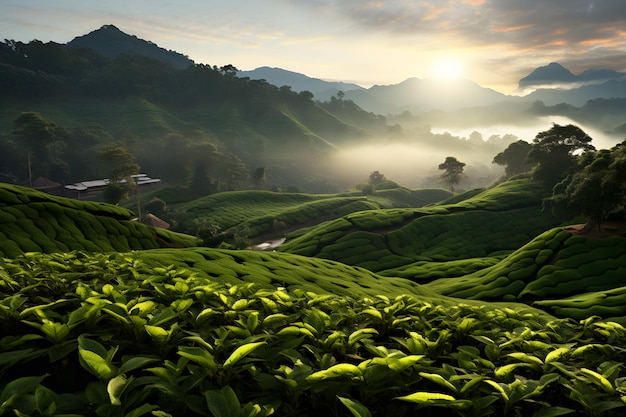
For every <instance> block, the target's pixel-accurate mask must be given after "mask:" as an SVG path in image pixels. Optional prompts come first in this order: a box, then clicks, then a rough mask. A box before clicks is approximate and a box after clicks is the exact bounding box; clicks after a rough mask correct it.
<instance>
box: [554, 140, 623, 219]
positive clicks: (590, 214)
mask: <svg viewBox="0 0 626 417" xmlns="http://www.w3.org/2000/svg"><path fill="white" fill-rule="evenodd" d="M574 171H575V172H574V173H573V174H571V175H570V176H569V177H568V178H567V179H565V180H564V181H562V182H561V183H559V184H557V185H556V186H555V187H554V193H553V196H552V197H551V198H549V199H547V201H546V202H547V203H548V204H550V205H552V208H553V210H555V211H560V212H562V213H565V214H567V215H568V216H569V217H573V216H578V215H582V216H584V217H586V219H587V226H588V227H593V226H596V227H598V228H600V226H601V224H602V222H603V221H604V220H605V219H606V218H607V216H608V215H609V214H610V213H611V212H613V211H614V210H616V209H619V208H623V207H624V203H625V202H626V141H624V142H622V143H621V144H620V145H617V146H616V147H614V148H613V149H612V150H610V151H609V150H606V149H603V150H600V151H598V152H587V153H585V154H584V155H582V156H581V157H580V159H579V160H578V163H577V165H576V167H575V168H574Z"/></svg>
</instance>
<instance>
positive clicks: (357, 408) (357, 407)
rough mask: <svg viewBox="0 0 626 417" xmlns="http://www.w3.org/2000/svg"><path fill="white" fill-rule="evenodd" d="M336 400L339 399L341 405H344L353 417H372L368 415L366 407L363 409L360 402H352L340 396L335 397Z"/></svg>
mask: <svg viewBox="0 0 626 417" xmlns="http://www.w3.org/2000/svg"><path fill="white" fill-rule="evenodd" d="M337 398H339V401H341V403H342V404H343V405H345V406H346V408H347V409H348V410H350V412H351V413H352V415H353V416H354V417H371V416H372V413H370V411H369V410H368V409H367V407H365V406H364V405H363V404H361V403H360V402H358V401H353V400H351V399H349V398H345V397H340V396H337Z"/></svg>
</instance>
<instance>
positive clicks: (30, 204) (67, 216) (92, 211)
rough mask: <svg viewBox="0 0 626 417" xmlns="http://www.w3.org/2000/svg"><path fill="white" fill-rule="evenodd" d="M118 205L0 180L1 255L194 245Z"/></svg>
mask: <svg viewBox="0 0 626 417" xmlns="http://www.w3.org/2000/svg"><path fill="white" fill-rule="evenodd" d="M133 217H134V214H133V213H132V212H131V211H129V210H126V209H123V208H121V207H117V206H113V205H110V204H104V203H94V202H85V201H78V200H72V199H69V198H62V197H55V196H51V195H49V194H46V193H42V192H39V191H35V190H32V189H30V188H26V187H19V186H14V185H8V184H2V183H0V256H2V257H16V256H18V255H21V254H23V253H25V252H43V253H54V252H68V251H73V250H86V251H92V252H126V251H129V250H140V249H152V248H158V247H161V246H164V247H185V246H193V245H195V243H196V239H195V238H194V237H192V236H186V235H182V234H179V233H174V232H170V231H166V230H162V229H155V228H152V227H149V226H146V225H144V224H141V223H139V222H136V221H132V218H133Z"/></svg>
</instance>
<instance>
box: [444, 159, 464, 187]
mask: <svg viewBox="0 0 626 417" xmlns="http://www.w3.org/2000/svg"><path fill="white" fill-rule="evenodd" d="M464 167H465V162H461V161H459V160H457V159H456V158H455V157H453V156H448V157H446V160H445V161H444V162H443V163H441V164H439V169H440V170H443V171H444V173H443V174H441V180H442V181H443V182H444V183H445V184H446V185H447V186H448V187H449V188H450V191H452V192H454V186H455V184H458V183H459V182H461V179H462V178H463V168H464Z"/></svg>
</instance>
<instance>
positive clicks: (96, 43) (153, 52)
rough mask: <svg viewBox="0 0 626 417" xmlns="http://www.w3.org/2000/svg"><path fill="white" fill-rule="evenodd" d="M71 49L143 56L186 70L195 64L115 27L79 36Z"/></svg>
mask: <svg viewBox="0 0 626 417" xmlns="http://www.w3.org/2000/svg"><path fill="white" fill-rule="evenodd" d="M67 46H68V47H70V48H89V49H93V50H94V51H96V52H97V53H99V54H100V55H102V56H105V57H107V58H116V57H118V56H119V55H142V56H146V57H148V58H152V59H156V60H158V61H161V62H165V63H168V64H170V65H172V66H174V67H175V68H179V69H184V68H187V67H189V66H191V65H193V64H194V62H193V61H192V60H191V59H189V58H188V57H186V56H185V55H183V54H180V53H178V52H175V51H168V50H166V49H163V48H160V47H159V46H157V45H156V44H154V43H152V42H149V41H145V40H143V39H139V38H138V37H136V36H134V35H128V34H126V33H124V32H123V31H121V30H120V29H119V28H118V27H117V26H115V25H111V24H108V25H103V26H101V27H100V28H99V29H96V30H94V31H92V32H90V33H88V34H86V35H83V36H77V37H75V38H74V39H72V40H71V41H70V42H68V43H67Z"/></svg>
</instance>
